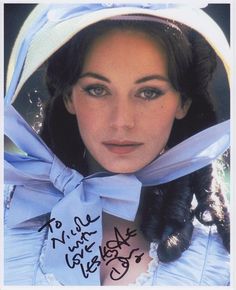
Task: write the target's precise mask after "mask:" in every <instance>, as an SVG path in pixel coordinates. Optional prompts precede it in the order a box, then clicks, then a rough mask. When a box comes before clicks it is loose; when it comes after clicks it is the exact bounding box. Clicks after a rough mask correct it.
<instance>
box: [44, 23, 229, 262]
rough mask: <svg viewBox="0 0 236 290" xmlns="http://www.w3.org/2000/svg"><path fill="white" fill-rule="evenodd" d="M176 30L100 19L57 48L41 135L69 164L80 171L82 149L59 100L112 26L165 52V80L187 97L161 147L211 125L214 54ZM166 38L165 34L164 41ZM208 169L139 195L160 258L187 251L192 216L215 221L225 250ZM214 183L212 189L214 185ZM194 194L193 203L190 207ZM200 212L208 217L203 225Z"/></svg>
mask: <svg viewBox="0 0 236 290" xmlns="http://www.w3.org/2000/svg"><path fill="white" fill-rule="evenodd" d="M178 27H179V28H180V29H176V26H173V25H171V22H169V24H168V25H166V24H163V23H157V22H155V23H154V22H152V23H151V24H150V22H148V21H146V22H144V21H142V22H140V21H109V20H108V21H101V22H99V23H97V24H96V25H91V26H89V27H87V28H85V29H84V30H82V31H81V32H79V33H78V34H77V35H75V36H74V37H73V38H72V39H71V40H70V41H69V42H68V43H66V44H65V45H64V46H63V47H62V48H60V49H59V50H58V51H57V52H56V53H55V54H54V55H53V56H52V57H51V58H50V59H49V60H48V67H47V79H46V81H47V86H48V90H49V93H50V96H51V98H50V100H49V103H48V105H47V108H46V113H45V120H44V125H43V130H42V133H41V136H42V138H43V139H44V141H45V142H46V143H47V145H48V146H49V147H50V148H51V149H52V151H53V152H54V153H55V154H56V155H57V156H58V157H59V158H60V159H61V160H62V161H63V162H64V163H65V164H66V165H67V166H69V167H72V168H75V169H77V170H79V171H80V172H81V173H83V174H85V175H86V174H87V165H86V162H85V160H84V159H83V152H84V148H85V146H84V144H83V141H82V139H81V137H80V134H79V130H78V126H77V121H76V118H75V116H73V115H71V114H69V113H68V112H67V110H66V108H65V105H64V101H63V98H65V97H69V96H70V94H71V89H72V86H73V85H74V84H75V83H76V81H77V80H78V77H79V75H80V73H81V70H82V67H83V60H84V58H85V55H86V53H87V51H88V48H89V46H90V45H91V44H92V42H93V41H94V39H96V37H97V36H99V35H102V34H104V33H106V32H109V31H112V30H114V29H119V30H122V29H125V30H127V29H131V30H138V31H143V32H145V33H147V34H148V35H149V36H150V37H152V38H153V39H157V41H158V43H161V45H163V46H164V48H165V50H166V55H167V56H168V58H167V66H168V75H169V79H170V82H171V84H172V85H173V87H174V88H175V89H176V90H177V91H178V92H180V94H181V97H182V102H183V103H184V102H185V101H186V100H187V99H191V101H192V104H191V107H190V110H189V112H188V114H187V116H186V117H185V118H183V119H181V120H176V121H175V122H174V125H173V128H172V132H171V135H170V138H169V140H168V144H167V147H169V148H171V147H173V146H174V145H176V144H178V143H179V142H181V141H183V140H184V139H186V138H188V137H189V136H192V135H193V134H195V133H197V132H198V131H201V130H203V129H205V128H207V127H209V126H211V125H213V124H215V123H216V116H215V112H214V108H213V105H212V101H211V98H210V95H209V93H208V84H209V81H210V80H211V77H212V74H213V71H214V69H215V67H216V55H215V53H214V50H213V49H212V48H211V47H210V45H208V43H207V42H206V41H205V39H204V38H203V37H202V36H201V35H200V34H199V33H197V32H195V31H194V30H192V29H190V28H187V27H186V26H184V25H181V24H178ZM167 35H168V36H167ZM216 180H217V178H216V176H214V175H213V167H212V165H208V166H207V167H205V168H203V169H200V170H198V171H196V172H194V173H192V174H189V175H187V176H184V177H181V178H179V179H177V180H174V181H172V182H169V183H167V184H163V185H161V186H155V187H149V188H147V189H146V192H145V194H142V197H141V203H140V204H141V206H142V215H143V218H142V219H141V225H140V227H141V230H142V231H143V234H144V235H145V237H146V238H147V240H149V241H156V240H158V241H159V246H158V256H159V258H160V260H161V261H172V260H174V259H176V258H178V257H179V256H180V255H181V253H182V252H183V251H184V250H185V249H187V248H188V246H189V244H190V240H191V236H192V231H193V225H192V219H193V217H194V215H196V217H197V218H198V220H199V221H200V222H201V223H203V224H208V225H209V224H216V226H217V228H218V232H219V234H220V235H221V237H222V239H223V243H224V245H225V247H226V248H227V249H228V250H229V213H228V211H227V208H226V205H225V201H224V197H223V193H222V189H221V185H220V183H219V182H218V183H217V186H216ZM213 184H214V185H215V187H213ZM194 194H195V196H196V198H197V201H198V205H197V207H196V209H195V210H194V209H192V208H191V203H192V199H193V195H194ZM206 212H209V214H210V216H211V219H210V221H209V220H208V221H205V220H204V217H205V214H204V213H206Z"/></svg>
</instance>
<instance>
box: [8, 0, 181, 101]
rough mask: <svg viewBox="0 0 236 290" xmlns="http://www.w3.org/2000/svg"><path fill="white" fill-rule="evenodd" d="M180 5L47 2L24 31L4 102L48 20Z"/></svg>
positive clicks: (10, 93)
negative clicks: (37, 36) (39, 32)
mask: <svg viewBox="0 0 236 290" xmlns="http://www.w3.org/2000/svg"><path fill="white" fill-rule="evenodd" d="M179 6H181V5H180V4H148V3H146V4H139V3H137V4H133V3H130V4H123V3H120V4H115V3H111V4H109V3H104V4H80V5H78V4H49V5H45V8H44V9H43V10H42V12H41V13H40V15H38V17H37V19H35V21H34V23H33V24H32V26H31V27H30V29H29V30H28V31H27V33H25V38H24V39H23V41H22V44H21V45H20V48H19V51H18V54H17V56H16V65H15V69H14V73H13V76H12V78H11V82H10V85H9V88H8V90H7V93H6V96H5V103H6V104H10V103H11V100H12V97H13V95H14V93H15V90H16V87H17V84H18V82H19V79H20V76H21V72H22V69H23V67H24V62H25V58H26V55H27V51H28V48H29V46H30V43H31V41H32V39H33V37H34V35H35V34H36V33H37V32H38V31H39V30H40V29H41V28H42V27H43V26H44V25H45V24H47V23H48V22H51V23H54V25H56V24H57V23H59V22H62V21H66V20H68V19H70V18H73V17H78V16H82V15H86V14H89V13H92V12H95V11H99V10H104V9H111V8H113V9H114V8H121V7H136V8H143V9H153V10H160V9H168V8H177V7H179Z"/></svg>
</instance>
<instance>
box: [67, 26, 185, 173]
mask: <svg viewBox="0 0 236 290" xmlns="http://www.w3.org/2000/svg"><path fill="white" fill-rule="evenodd" d="M78 57H79V56H78ZM166 57H167V56H166V55H165V53H164V51H163V49H162V48H161V47H160V46H159V45H158V44H157V43H156V42H154V40H152V39H151V38H149V37H148V36H146V35H145V34H144V33H142V32H134V31H119V30H115V31H112V32H109V33H107V34H105V35H103V36H100V37H99V38H98V39H96V40H95V41H94V42H93V44H92V46H91V47H90V49H89V51H88V53H87V55H86V58H85V62H84V66H83V70H82V73H81V76H80V78H79V79H78V81H77V83H76V84H75V85H74V87H73V88H72V95H71V98H70V99H69V100H67V101H66V107H67V109H68V111H69V112H70V113H72V114H75V115H76V118H77V121H78V126H79V130H80V134H81V137H82V139H83V141H84V143H85V146H86V147H87V149H88V151H89V152H90V154H91V155H92V157H93V158H94V159H95V160H96V161H97V162H98V163H99V164H100V165H101V166H102V167H103V168H105V169H106V170H108V171H111V172H115V173H132V172H135V171H137V170H139V169H141V168H142V167H144V166H145V165H147V164H148V163H150V162H151V161H152V160H154V159H155V158H156V157H157V156H158V155H159V154H160V153H161V151H162V150H163V149H164V148H165V145H166V143H167V141H168V138H169V135H170V132H171V128H172V124H173V121H174V119H175V118H177V119H181V118H183V117H184V116H185V114H186V112H187V108H186V107H187V106H182V103H181V98H180V95H179V93H178V92H176V91H175V90H174V89H173V87H172V86H171V84H170V82H169V79H168V73H167V63H166Z"/></svg>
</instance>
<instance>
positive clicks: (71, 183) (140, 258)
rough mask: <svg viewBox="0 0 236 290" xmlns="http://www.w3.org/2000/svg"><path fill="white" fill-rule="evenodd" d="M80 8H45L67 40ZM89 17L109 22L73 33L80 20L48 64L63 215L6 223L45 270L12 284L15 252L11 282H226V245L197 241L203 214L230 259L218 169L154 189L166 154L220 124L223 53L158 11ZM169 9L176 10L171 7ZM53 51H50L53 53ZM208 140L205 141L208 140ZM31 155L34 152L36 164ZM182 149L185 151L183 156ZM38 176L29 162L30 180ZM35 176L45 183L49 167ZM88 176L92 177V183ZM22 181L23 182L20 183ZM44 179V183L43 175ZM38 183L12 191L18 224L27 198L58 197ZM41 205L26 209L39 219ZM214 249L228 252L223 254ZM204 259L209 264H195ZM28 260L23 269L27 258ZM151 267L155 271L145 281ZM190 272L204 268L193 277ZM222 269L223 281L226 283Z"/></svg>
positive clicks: (177, 177)
mask: <svg viewBox="0 0 236 290" xmlns="http://www.w3.org/2000/svg"><path fill="white" fill-rule="evenodd" d="M72 8H73V9H71V11H70V9H69V8H68V7H62V8H60V7H59V8H58V7H56V8H55V9H53V8H52V9H51V10H50V9H49V11H47V17H48V18H49V19H50V20H52V23H53V21H55V22H57V21H59V24H58V25H56V26H55V27H56V29H58V31H60V32H63V33H66V27H65V26H63V27H62V28H61V30H59V28H60V22H61V21H62V23H63V21H64V22H66V21H68V22H70V21H74V20H77V21H78V19H77V18H76V17H77V16H78V15H79V16H81V15H80V14H81V11H80V10H78V11H77V10H76V9H79V7H72ZM37 9H38V10H37ZM37 9H36V10H35V11H34V12H33V13H36V11H38V15H39V14H40V9H41V8H40V7H39V8H37ZM89 9H91V10H93V9H94V10H95V12H94V16H95V15H96V13H97V12H99V10H100V9H101V10H104V11H102V12H103V13H104V14H103V15H102V14H100V16H99V15H98V16H97V19H96V21H95V20H93V21H92V22H94V23H95V24H93V25H90V24H91V23H90V22H89V21H88V23H86V24H83V26H82V25H80V27H79V28H75V27H76V25H77V23H74V30H73V33H71V35H70V38H71V37H72V38H71V39H70V40H69V41H68V42H67V43H66V44H65V45H63V46H62V47H61V48H60V46H61V45H62V44H64V42H65V40H64V36H60V41H61V43H60V44H57V46H58V48H60V49H59V50H57V51H56V52H55V53H54V54H53V55H52V56H51V57H50V58H49V60H48V65H47V86H48V90H49V93H50V96H51V98H50V101H49V103H48V105H47V109H46V114H45V121H44V125H43V130H42V133H41V136H42V139H43V140H44V141H45V143H46V144H47V145H48V147H49V148H50V149H51V150H52V151H53V153H54V154H55V156H54V157H53V161H52V168H51V169H50V172H49V177H50V178H49V179H50V181H51V182H52V183H53V186H54V188H53V190H52V189H50V191H51V192H52V193H53V196H55V199H56V202H55V201H54V202H53V203H54V205H55V206H54V207H53V208H51V210H50V211H51V216H50V217H49V216H48V215H45V214H46V213H48V212H49V210H42V211H40V213H41V214H39V212H37V214H35V213H34V214H33V215H32V214H30V215H29V216H28V217H27V218H26V217H23V218H22V220H21V222H24V223H23V224H22V223H19V221H18V222H17V223H15V224H14V223H13V226H12V225H11V227H9V220H11V219H12V218H11V217H10V218H9V217H7V224H8V228H7V230H6V241H7V242H6V245H7V244H8V245H9V244H10V243H14V244H15V243H21V241H20V240H21V238H20V237H21V235H22V234H23V233H24V237H25V235H26V233H27V235H28V238H27V240H26V243H27V245H28V246H31V247H32V245H33V244H35V245H36V244H37V253H36V252H35V251H34V253H35V254H34V255H33V257H32V258H33V260H34V263H33V264H34V265H35V262H36V261H39V262H37V266H36V268H34V269H32V266H30V267H26V268H27V269H25V270H24V273H22V274H21V275H20V278H19V276H18V275H17V276H18V277H17V278H16V276H15V277H14V279H13V280H12V281H10V279H12V278H9V277H12V272H11V268H10V267H11V262H10V261H11V260H13V259H15V258H16V257H17V256H18V254H17V255H16V253H13V254H12V257H10V256H9V255H8V254H7V255H6V268H7V269H6V270H5V272H6V281H7V282H6V283H7V284H29V283H32V284H48V283H50V281H53V283H59V284H63V285H99V284H101V285H128V284H130V283H133V282H135V281H136V283H140V284H146V285H198V284H200V285H201V284H203V285H204V284H211V285H219V284H220V285H227V283H228V270H227V268H228V266H227V260H228V255H227V254H226V251H225V250H224V248H223V246H222V245H221V241H220V240H219V238H218V236H217V235H216V234H215V233H213V236H211V235H212V233H211V234H210V236H211V237H210V238H209V236H208V235H209V233H206V229H205V228H204V227H203V228H202V227H201V226H200V225H196V228H195V229H194V232H193V228H194V227H193V217H194V215H196V217H197V218H198V219H199V221H200V222H201V223H203V224H206V225H212V224H215V225H216V227H217V230H218V232H219V234H220V235H221V237H222V241H223V244H224V245H225V248H226V249H228V250H229V215H228V211H227V207H226V205H225V201H224V196H223V194H222V189H221V186H220V183H219V182H218V181H217V179H216V178H215V177H214V174H213V167H212V165H207V164H209V162H207V164H205V165H207V166H206V167H205V166H203V165H202V164H201V165H200V166H198V167H197V168H196V169H198V170H197V171H196V169H193V168H192V167H191V166H183V167H182V169H183V168H186V167H189V168H190V167H191V169H189V171H184V173H183V172H182V173H180V172H181V170H182V169H181V166H180V168H179V170H172V171H171V170H170V173H169V175H170V176H171V175H173V173H174V177H173V176H172V177H168V178H167V180H165V178H166V176H164V177H163V178H162V180H161V181H160V180H158V181H157V179H158V178H157V177H156V176H155V181H153V180H147V179H148V178H147V176H146V174H145V172H147V169H148V168H149V167H150V165H152V162H153V160H157V161H158V162H159V160H162V158H165V160H167V159H169V158H167V157H166V156H168V155H167V154H169V153H170V152H174V151H171V148H173V147H174V146H175V145H177V144H179V143H180V142H182V141H184V140H186V139H188V138H189V137H190V136H193V135H194V134H196V133H198V132H200V131H202V130H203V129H206V128H208V127H210V126H212V125H214V124H216V123H217V120H216V116H215V113H214V109H213V108H212V103H211V101H210V97H209V93H208V84H209V81H210V80H211V77H212V73H213V71H214V69H215V66H216V55H215V52H214V50H213V49H212V47H211V46H210V45H209V44H208V43H207V42H206V40H205V39H204V38H203V37H202V36H201V35H200V34H199V33H197V32H196V31H194V30H193V29H190V28H189V27H187V26H186V25H183V24H180V23H178V22H175V21H172V20H171V19H168V20H166V19H164V18H160V17H157V16H158V14H157V15H156V11H161V10H162V9H163V7H159V8H157V7H155V9H157V10H155V9H153V10H152V8H151V9H150V10H148V9H146V8H144V7H141V8H140V7H138V8H135V7H129V5H127V6H125V5H124V7H122V5H121V7H116V6H114V7H112V8H107V7H104V6H103V7H102V5H100V6H99V5H91V6H89ZM158 9H159V10H158ZM170 9H174V10H172V12H173V11H178V12H175V13H176V16H178V13H179V11H181V9H180V8H170ZM82 10H83V9H82ZM42 11H43V9H42ZM69 11H70V13H71V15H70V14H69ZM148 11H149V12H148ZM164 11H165V12H167V13H168V9H166V10H165V9H164ZM100 12H101V11H100ZM73 13H75V15H76V13H78V15H77V16H75V15H74V14H73ZM106 13H107V15H106ZM148 14H149V15H148ZM150 14H151V15H150ZM33 15H34V14H32V16H31V19H32V17H33ZM68 15H70V16H69V17H68ZM73 15H74V16H73ZM85 16H87V15H86V13H85ZM70 17H71V18H70ZM82 17H83V15H82V16H81V18H82ZM68 19H69V20H68ZM86 19H87V18H86ZM90 19H93V18H92V14H91V18H90ZM83 20H84V21H85V19H83ZM40 21H41V20H40ZM39 23H41V22H38V23H37V24H39ZM71 24H72V22H71ZM40 25H41V24H40ZM47 25H48V27H50V21H49V23H48V24H47V23H46V24H45V26H44V28H45V27H47ZM44 28H42V30H43V29H44ZM67 28H69V25H68V27H67ZM82 28H83V29H82ZM37 29H38V28H37ZM39 29H41V28H39ZM47 29H48V30H50V29H51V28H47ZM42 30H41V31H40V30H39V34H40V33H41V32H42ZM52 30H53V29H52ZM32 31H33V30H32ZM44 32H45V31H44ZM76 32H78V34H76ZM66 37H68V35H67V34H65V38H66ZM36 38H37V37H36ZM35 43H37V41H36V42H35ZM33 45H34V43H33ZM28 51H29V52H28V53H29V55H30V49H29V50H28ZM31 51H32V50H31ZM54 51H55V48H54V49H53V48H52V49H51V52H50V53H52V52H54ZM47 53H48V52H47ZM42 54H44V52H43V51H42ZM29 57H30V56H29ZM44 57H45V55H44ZM39 63H40V60H39V61H38V64H39ZM25 66H26V67H27V61H26V62H25ZM24 69H25V68H24ZM31 69H32V68H31ZM13 79H14V75H13ZM22 79H24V71H23V72H22V75H21V80H22ZM19 83H20V82H19ZM19 88H20V85H19V84H18V87H16V90H15V91H14V89H13V91H14V93H13V94H14V95H16V94H17V90H18V91H19ZM9 90H10V91H11V86H10V89H9ZM13 94H12V96H13ZM8 95H11V94H10V93H9V94H8ZM12 96H11V97H12ZM10 110H11V109H10ZM11 114H12V115H11ZM6 116H9V119H7V120H10V119H11V118H10V117H12V116H13V117H12V119H19V120H20V117H19V116H17V115H16V113H14V111H11V113H9V115H7V114H6ZM6 122H7V121H6ZM24 127H26V125H24ZM27 130H28V132H30V130H29V129H27ZM25 134H26V132H25ZM13 135H14V134H13ZM16 135H17V134H16ZM31 135H32V132H30V136H31ZM30 136H29V137H30ZM30 138H31V137H30ZM12 139H13V140H14V136H13V138H12ZM17 139H18V140H17ZM210 139H211V138H210ZM16 140H17V141H19V140H20V139H19V137H17V138H16ZM202 140H203V139H201V141H199V142H200V143H204V141H202ZM40 142H41V141H40ZM18 143H19V144H20V145H21V148H22V149H23V150H25V149H24V146H25V144H23V147H22V141H20V142H18ZM23 143H25V142H24V141H23ZM41 144H42V143H40V145H39V144H38V145H39V146H41ZM32 147H33V146H32ZM174 148H176V147H174ZM174 148H173V149H174ZM187 148H188V147H187ZM28 149H29V148H27V150H25V151H26V152H27V153H29V155H30V150H28ZM189 151H191V150H189ZM177 152H178V153H179V154H181V153H182V155H183V156H184V155H186V154H187V153H185V152H184V151H183V150H182V151H181V150H179V151H177ZM174 155H176V154H174ZM38 156H41V154H39V155H38ZM57 157H58V158H59V159H60V160H61V161H62V162H63V163H64V164H65V165H66V166H67V167H65V166H64V165H63V163H61V161H59V160H58V159H57ZM184 158H185V157H184ZM26 159H27V158H26ZM43 159H44V158H43ZM9 160H10V159H8V161H9ZM24 161H26V160H24ZM165 162H166V161H165ZM178 163H179V162H178ZM12 164H14V162H13V163H12ZM16 167H17V166H16ZM30 168H31V169H32V166H30V165H29V166H28V169H27V168H26V171H27V172H29V171H30ZM58 168H60V170H59V169H58ZM68 168H69V169H68ZM71 168H73V169H74V170H72V169H71ZM20 169H22V167H20ZM184 170H186V169H184ZM187 170H188V169H187ZM33 171H34V173H36V174H37V171H40V170H39V169H36V168H34V169H33ZM104 171H105V173H101V174H97V172H104ZM78 172H80V173H82V174H83V175H84V176H88V177H86V178H83V177H81V175H80V174H79V173H78ZM14 173H15V172H14ZM92 173H96V174H95V176H93V175H92V176H91V174H92ZM116 174H118V176H119V179H118V181H116ZM133 175H134V176H135V178H133ZM14 178H15V180H14V181H18V180H17V178H16V175H15V177H14ZM14 178H12V179H14ZM137 178H138V180H137ZM20 179H21V182H22V178H20ZM31 179H32V180H33V179H34V180H35V177H33V178H32V177H31ZM36 180H38V181H37V182H39V178H36ZM40 180H41V182H40V183H39V184H40V187H41V188H40V189H38V188H37V189H36V188H35V183H30V184H27V182H28V181H27V180H25V181H24V182H23V183H20V184H19V183H17V182H16V183H13V182H12V183H13V184H16V185H24V187H22V186H17V187H15V188H14V189H13V191H12V196H13V197H12V198H11V197H10V199H11V202H10V203H9V206H10V211H9V212H10V213H9V216H12V215H13V214H16V212H17V211H16V210H22V206H23V205H22V200H23V201H24V198H26V203H27V204H29V205H30V202H29V201H28V199H29V193H30V192H31V191H32V190H33V191H34V193H35V192H36V191H37V192H38V193H37V194H38V198H39V199H40V197H41V199H43V198H45V197H47V198H48V195H49V194H47V191H49V188H48V187H50V186H51V185H48V184H46V185H45V182H44V181H48V180H47V179H45V178H43V179H40ZM140 181H141V182H142V185H144V186H147V185H148V187H144V188H143V190H142V194H141V196H140V202H139V192H140ZM157 184H160V185H158V186H157ZM150 185H153V186H154V187H150ZM44 186H45V188H44ZM56 189H59V192H58V190H56ZM27 191H28V195H26V192H27ZM106 191H107V192H106ZM42 192H44V194H45V196H44V195H41V194H42ZM61 192H63V193H64V195H65V197H64V198H62V195H61ZM95 192H96V194H95ZM113 192H114V193H113ZM97 194H99V196H98V195H97ZM111 194H113V196H112V195H111ZM193 194H195V196H196V198H197V201H198V204H197V207H196V208H195V209H192V207H191V203H192V199H193ZM133 195H135V198H134V201H135V204H133V200H132V198H133ZM31 196H32V192H31ZM53 198H54V197H53ZM61 198H62V199H61ZM32 199H34V198H33V197H32ZM49 199H50V198H49ZM60 199H61V201H60V202H59V200H60ZM120 199H121V200H120ZM14 200H15V201H14ZM124 201H125V202H124ZM35 202H36V204H37V203H38V200H36V201H33V202H32V203H31V205H32V208H33V205H34V206H35V207H36V205H35ZM41 203H42V202H40V204H41ZM37 206H38V205H37ZM40 207H41V205H40ZM137 207H138V211H137V214H136V210H137ZM32 208H31V207H30V206H28V209H29V210H30V211H31V210H32ZM34 210H35V209H34ZM102 210H103V213H102ZM129 211H130V214H129ZM206 213H208V215H207V216H206ZM7 214H8V213H7ZM29 217H30V218H29ZM127 220H129V221H127ZM194 223H195V222H194ZM101 227H102V228H101ZM35 228H36V229H35ZM192 233H193V238H192V239H191V237H192ZM13 237H14V238H13ZM15 238H16V239H15ZM32 240H33V242H32ZM150 242H151V250H150ZM28 243H29V244H28ZM202 243H203V244H204V245H206V244H207V243H210V244H212V247H209V249H207V250H204V256H205V258H204V259H205V260H204V261H203V260H201V259H200V257H201V255H202V248H201V244H202ZM189 246H190V248H189V250H188V251H186V252H184V251H185V250H186V249H187V248H188V247H189ZM8 247H10V245H9V246H8ZM205 248H206V246H205ZM214 248H217V252H221V255H218V253H217V254H216V253H215V254H214V252H212V251H213V249H214ZM149 250H150V252H151V257H150V256H149V255H148V252H149ZM6 252H7V253H8V250H7V248H6ZM182 252H184V254H183V255H182V257H181V258H179V257H180V256H181V254H182ZM26 253H28V249H27V250H26ZM195 253H197V255H196V254H195ZM184 255H185V257H184ZM211 255H213V257H214V258H213V259H216V257H218V258H217V259H218V260H216V261H215V264H219V263H220V265H221V269H220V270H219V269H217V271H216V272H215V273H214V275H211V274H207V273H208V272H211V271H212V269H211V267H210V261H209V260H208V259H207V258H206V257H209V256H211ZM151 258H153V259H151ZM178 258H179V259H178ZM201 258H202V257H201ZM17 259H18V260H19V257H18V258H17ZM158 259H159V261H161V262H170V261H175V260H176V259H178V260H176V261H175V262H172V263H169V264H162V263H161V264H159V265H158V262H157V261H158ZM196 259H197V260H198V261H199V259H200V264H198V265H197V266H196ZM30 260H31V259H30ZM187 261H190V262H188V263H190V264H188V263H187ZM25 262H26V260H25ZM20 263H21V264H24V262H23V260H22V257H21V262H20ZM28 263H29V262H28ZM202 263H203V264H205V266H204V268H203V266H202ZM29 264H32V260H31V261H30V263H29ZM148 264H149V268H150V269H149V272H148V273H146V275H145V274H144V275H141V276H140V273H145V272H146V270H147V267H148ZM215 264H214V267H215V266H216V265H215ZM189 265H190V266H191V269H192V267H193V266H195V270H196V271H194V274H192V275H191V276H189V274H190V273H188V271H189ZM173 267H174V268H175V270H173ZM182 267H184V270H182V269H183V268H182ZM199 271H200V272H201V273H202V272H203V275H202V276H201V277H199V276H198V274H197V275H196V273H198V272H199ZM219 271H220V272H221V273H222V277H224V279H223V281H220V282H219V281H218V277H217V274H218V272H219ZM99 274H100V275H99ZM186 276H188V277H189V279H186ZM196 276H197V277H196ZM137 277H138V278H137ZM144 277H145V278H144ZM178 277H180V279H179V278H178ZM16 281H17V282H16ZM29 281H30V282H29Z"/></svg>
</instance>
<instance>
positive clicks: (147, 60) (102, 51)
mask: <svg viewBox="0 0 236 290" xmlns="http://www.w3.org/2000/svg"><path fill="white" fill-rule="evenodd" d="M91 66H97V67H100V68H101V67H104V66H107V67H108V68H111V69H114V70H117V69H119V68H120V67H123V68H125V67H126V68H128V67H129V66H132V67H133V69H138V70H140V68H143V69H147V68H150V69H153V67H156V66H158V67H159V68H160V67H161V69H162V70H163V71H165V70H166V54H165V50H164V48H163V47H162V45H161V44H160V42H159V41H158V40H155V39H154V38H152V37H150V36H149V35H148V34H146V33H144V32H142V31H135V30H132V29H126V30H120V29H114V30H111V31H109V32H106V33H105V34H103V35H100V36H98V37H96V39H94V40H93V41H92V43H91V44H90V46H89V49H88V51H87V53H86V57H85V62H84V69H86V68H87V67H91ZM124 73H125V71H124Z"/></svg>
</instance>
